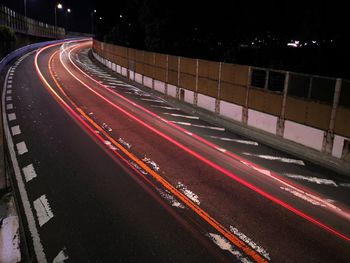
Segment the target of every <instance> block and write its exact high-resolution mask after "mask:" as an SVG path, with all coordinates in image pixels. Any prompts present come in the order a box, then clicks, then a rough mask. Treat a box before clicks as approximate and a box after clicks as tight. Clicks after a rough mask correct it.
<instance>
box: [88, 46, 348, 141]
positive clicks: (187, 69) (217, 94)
mask: <svg viewBox="0 0 350 263" xmlns="http://www.w3.org/2000/svg"><path fill="white" fill-rule="evenodd" d="M93 48H94V50H95V52H97V53H98V54H99V55H101V56H102V57H104V58H105V59H108V60H109V61H111V62H112V63H115V64H116V65H120V66H121V67H124V68H126V69H129V70H131V71H133V72H134V73H135V74H139V75H142V76H144V77H148V78H151V79H154V80H158V81H161V82H164V83H167V84H170V85H173V86H176V87H177V93H179V97H181V93H180V92H181V89H186V90H188V91H190V92H194V100H193V101H194V102H193V103H194V104H195V105H196V97H198V94H202V95H207V96H210V97H212V98H214V99H215V100H216V103H218V104H219V103H220V101H221V100H222V101H225V102H229V103H234V104H236V105H239V106H242V107H243V108H244V111H243V113H242V116H243V117H242V122H243V123H245V122H246V120H247V111H248V110H249V109H252V110H255V111H259V112H262V113H265V114H269V115H273V116H275V117H277V118H278V120H279V121H278V125H279V127H281V128H279V129H278V133H281V134H282V133H283V129H284V128H283V125H284V123H285V121H292V122H296V123H299V124H303V125H306V126H309V127H313V128H316V129H320V130H323V131H325V132H327V134H328V133H329V134H331V135H332V134H338V135H340V136H344V137H348V138H349V137H350V125H349V120H350V81H349V80H343V79H336V78H327V77H322V76H316V75H306V74H300V73H295V72H289V71H282V70H274V69H267V68H258V67H250V66H244V65H235V64H227V63H222V62H214V61H206V60H201V59H192V58H186V57H179V56H171V55H166V54H159V53H153V52H148V51H142V50H136V49H131V48H126V47H121V46H116V45H112V44H107V43H103V42H99V41H96V40H94V46H93ZM125 72H127V71H125ZM149 83H151V82H149ZM149 85H151V84H149ZM152 85H153V84H152ZM176 96H177V95H176ZM219 111H220V109H219V107H217V108H215V112H217V113H219Z"/></svg>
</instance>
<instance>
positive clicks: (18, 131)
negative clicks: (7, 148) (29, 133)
mask: <svg viewBox="0 0 350 263" xmlns="http://www.w3.org/2000/svg"><path fill="white" fill-rule="evenodd" d="M11 131H12V136H15V135H18V134H21V129H20V128H19V125H16V126H13V127H11Z"/></svg>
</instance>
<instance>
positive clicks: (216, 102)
mask: <svg viewBox="0 0 350 263" xmlns="http://www.w3.org/2000/svg"><path fill="white" fill-rule="evenodd" d="M221 67H222V63H221V62H219V77H218V93H217V97H216V99H215V113H217V114H220V97H221Z"/></svg>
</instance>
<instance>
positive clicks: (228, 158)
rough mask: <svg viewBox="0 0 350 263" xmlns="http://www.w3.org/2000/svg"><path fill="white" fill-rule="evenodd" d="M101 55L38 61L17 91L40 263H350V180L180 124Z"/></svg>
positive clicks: (16, 76)
mask: <svg viewBox="0 0 350 263" xmlns="http://www.w3.org/2000/svg"><path fill="white" fill-rule="evenodd" d="M89 49H90V42H85V43H84V42H83V43H68V44H65V45H64V46H63V47H60V46H53V47H50V48H47V49H45V50H42V51H41V52H40V53H38V54H37V57H36V58H35V54H34V53H32V54H30V55H28V56H27V57H25V58H23V59H21V60H20V61H19V62H16V64H15V65H14V66H13V67H12V68H11V70H10V72H9V74H8V76H7V79H6V81H5V85H4V102H5V103H4V108H5V109H6V119H7V123H8V127H9V130H10V132H11V135H12V136H11V137H12V140H13V144H14V152H15V155H16V160H17V162H18V166H19V168H20V170H21V176H22V180H23V181H24V187H23V188H24V189H25V192H26V193H27V196H28V200H29V203H30V210H31V211H32V213H33V215H34V219H35V222H34V224H30V220H28V219H27V221H28V222H27V223H26V224H25V225H27V228H26V229H27V234H28V243H29V246H30V248H31V249H30V250H31V251H34V252H35V253H34V252H33V254H32V255H33V257H35V256H38V238H39V241H40V242H39V243H40V244H41V246H42V250H43V254H44V256H43V257H42V258H46V259H47V261H53V260H54V258H57V257H58V258H59V257H61V258H62V257H63V258H68V259H67V262H69V261H71V262H118V261H121V262H164V261H167V262H206V261H208V262H219V261H241V262H249V261H253V262H254V261H258V262H263V261H274V262H347V261H349V255H350V238H349V237H350V227H349V226H350V224H349V222H350V221H349V215H350V214H349V211H350V210H349V208H348V205H349V200H350V199H349V198H348V197H349V190H350V188H349V187H348V183H349V182H348V181H346V180H345V179H343V178H342V177H340V176H338V175H337V174H334V173H332V172H330V171H328V170H325V169H323V168H322V167H319V166H315V165H313V164H311V163H308V162H306V161H304V160H302V159H300V158H298V157H296V156H290V155H288V154H285V153H283V152H279V151H276V150H274V149H271V148H269V147H266V146H264V145H263V143H261V142H254V141H251V140H248V139H246V138H242V137H240V136H237V135H235V134H233V133H232V132H228V131H226V130H225V129H224V128H223V127H217V126H213V125H211V124H209V123H206V122H204V121H202V120H201V119H199V118H198V117H196V116H195V115H189V114H188V113H184V112H182V111H180V110H179V109H177V108H175V107H173V106H171V105H169V104H168V103H167V101H166V100H164V99H163V97H160V96H158V95H157V94H156V93H154V92H153V91H151V92H149V91H148V90H147V89H143V88H141V89H140V88H139V87H138V86H135V85H130V84H128V83H126V82H125V81H123V79H120V78H118V77H117V75H115V74H114V73H112V72H111V71H110V70H107V69H106V68H104V67H103V66H101V65H100V64H99V63H98V62H97V61H95V60H94V59H92V57H91V54H90V55H89ZM36 60H37V62H38V64H37V68H36V66H35V61H36ZM11 73H12V74H11ZM40 74H41V76H39V75H40ZM9 90H11V92H9ZM8 97H10V98H8ZM9 104H11V105H12V106H8V105H9ZM13 113H14V114H15V116H14V115H13ZM23 143H24V144H23ZM33 171H34V172H33ZM298 176H299V177H298ZM300 178H302V179H301V180H300ZM305 178H309V180H308V179H305ZM315 178H316V179H317V178H318V179H319V181H317V180H316V179H315ZM315 180H316V181H315ZM17 181H18V178H17ZM17 191H19V192H21V184H20V183H19V184H18V189H17ZM22 192H23V191H22ZM21 196H23V195H21ZM22 209H23V213H24V214H26V215H27V214H28V209H26V205H25V202H23V207H22ZM27 218H28V215H27ZM33 225H34V228H35V229H36V230H37V233H38V236H37V237H36V236H35V235H34V237H33ZM34 232H35V231H34ZM39 247H40V246H39ZM39 250H40V249H39ZM39 254H40V253H39Z"/></svg>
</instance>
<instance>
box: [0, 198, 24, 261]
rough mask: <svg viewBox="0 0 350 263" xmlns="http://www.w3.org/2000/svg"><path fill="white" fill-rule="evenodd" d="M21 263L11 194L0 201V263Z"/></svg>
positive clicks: (17, 228) (16, 218)
mask: <svg viewBox="0 0 350 263" xmlns="http://www.w3.org/2000/svg"><path fill="white" fill-rule="evenodd" d="M20 261H21V251H20V238H19V225H18V216H17V212H16V208H15V204H14V199H13V196H12V195H11V194H6V195H4V196H3V197H1V199H0V262H6V263H15V262H20Z"/></svg>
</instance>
